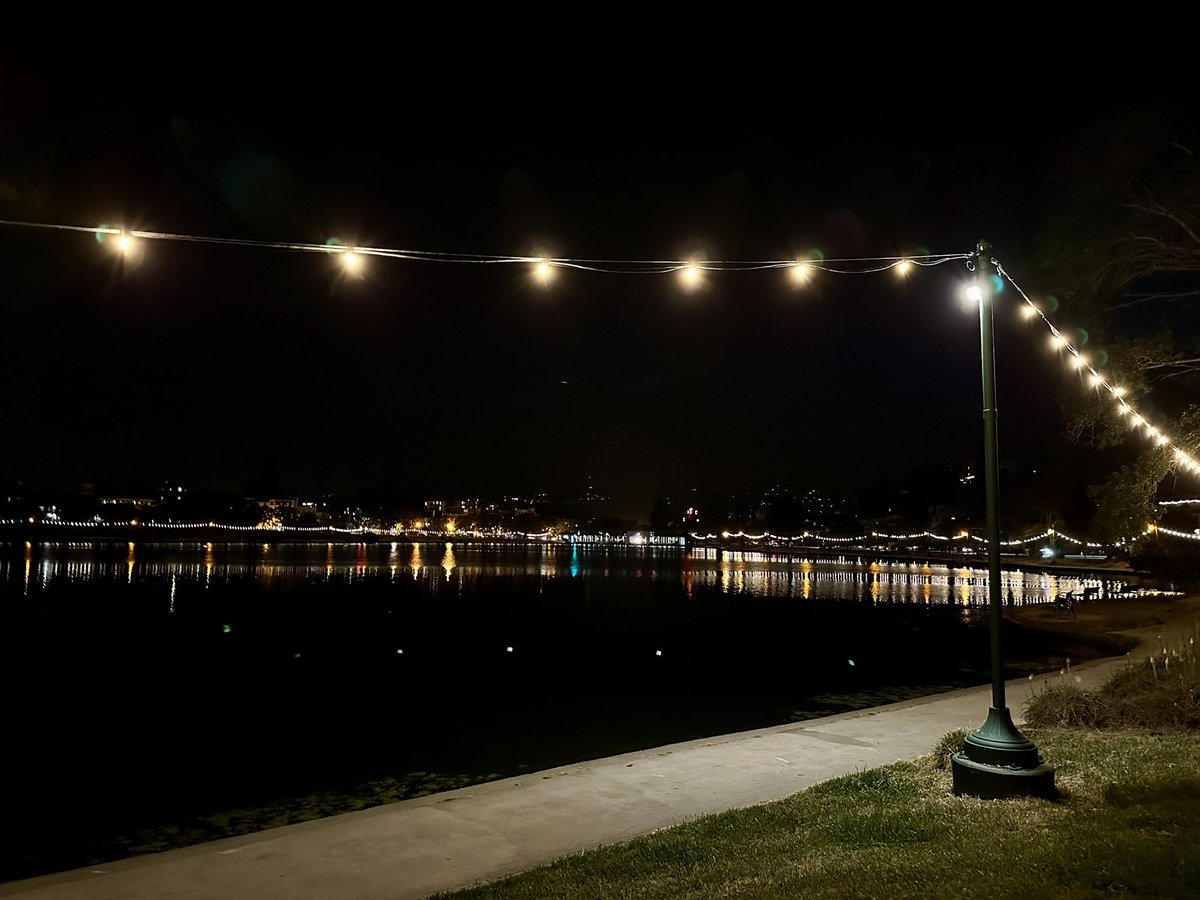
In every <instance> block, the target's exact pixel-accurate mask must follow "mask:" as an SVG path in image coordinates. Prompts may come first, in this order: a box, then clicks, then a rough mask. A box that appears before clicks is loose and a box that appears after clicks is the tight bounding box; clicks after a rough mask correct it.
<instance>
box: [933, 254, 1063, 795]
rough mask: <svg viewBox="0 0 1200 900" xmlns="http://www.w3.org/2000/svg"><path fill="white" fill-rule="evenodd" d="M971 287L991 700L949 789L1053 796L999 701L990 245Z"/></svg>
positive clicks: (1035, 756) (1050, 781)
mask: <svg viewBox="0 0 1200 900" xmlns="http://www.w3.org/2000/svg"><path fill="white" fill-rule="evenodd" d="M974 263H975V285H974V288H975V291H976V292H977V294H978V298H979V343H980V351H981V355H982V360H983V460H984V482H985V485H986V491H987V541H988V543H987V547H988V597H989V605H990V619H989V621H990V625H991V639H992V641H991V652H992V705H991V707H990V708H989V709H988V714H987V721H985V722H984V723H983V724H982V725H981V726H980V727H979V729H978V730H977V731H973V732H972V733H971V734H969V735H967V737H966V739H965V740H964V741H963V749H962V751H961V752H959V753H956V754H954V756H952V757H951V759H950V764H951V765H950V768H951V771H952V772H953V775H954V793H955V794H969V795H972V796H975V797H983V798H984V799H993V798H1000V797H1017V796H1035V797H1053V796H1054V795H1055V788H1054V767H1053V766H1052V765H1050V764H1049V763H1047V762H1045V761H1043V760H1042V757H1041V754H1040V753H1038V749H1037V747H1036V746H1034V744H1033V742H1032V741H1030V740H1029V739H1028V738H1026V737H1025V735H1023V734H1021V732H1020V731H1019V730H1018V729H1017V726H1016V725H1014V724H1013V720H1012V715H1011V714H1010V713H1009V711H1008V706H1007V705H1005V702H1004V656H1003V653H1002V647H1001V640H1000V635H1001V627H1002V626H1003V624H1004V610H1003V606H1002V605H1001V603H1002V596H1001V594H1002V592H1001V584H1000V510H999V506H1000V463H999V457H1000V452H999V441H998V439H997V436H996V357H995V341H994V338H993V335H992V294H993V290H992V277H993V273H994V272H995V264H994V262H993V260H992V256H991V245H990V244H988V242H987V241H980V242H979V245H978V246H977V247H976V248H975V254H974Z"/></svg>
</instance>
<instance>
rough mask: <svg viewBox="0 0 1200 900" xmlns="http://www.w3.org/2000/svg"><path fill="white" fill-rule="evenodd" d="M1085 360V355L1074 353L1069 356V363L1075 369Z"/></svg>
mask: <svg viewBox="0 0 1200 900" xmlns="http://www.w3.org/2000/svg"><path fill="white" fill-rule="evenodd" d="M1086 362H1087V357H1086V356H1083V355H1081V354H1075V355H1074V356H1072V357H1071V365H1072V366H1073V367H1074V368H1076V369H1078V368H1080V367H1081V366H1082V365H1083V364H1084V363H1086Z"/></svg>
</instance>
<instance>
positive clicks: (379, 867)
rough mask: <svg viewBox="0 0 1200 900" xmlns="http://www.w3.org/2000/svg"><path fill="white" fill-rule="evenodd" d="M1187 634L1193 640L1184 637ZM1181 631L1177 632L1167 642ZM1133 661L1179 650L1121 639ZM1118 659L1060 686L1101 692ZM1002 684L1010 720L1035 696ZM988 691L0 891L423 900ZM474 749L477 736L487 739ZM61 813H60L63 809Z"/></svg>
mask: <svg viewBox="0 0 1200 900" xmlns="http://www.w3.org/2000/svg"><path fill="white" fill-rule="evenodd" d="M1191 627H1192V626H1191V623H1190V622H1189V623H1188V624H1187V626H1186V629H1187V630H1188V631H1190V628H1191ZM1184 629H1185V626H1184V625H1182V624H1181V625H1179V626H1176V631H1177V632H1180V631H1183V630H1184ZM1128 633H1130V634H1134V635H1137V636H1139V637H1140V638H1142V639H1143V644H1142V646H1141V648H1140V653H1139V652H1138V651H1135V652H1134V655H1135V656H1138V655H1144V654H1145V653H1146V652H1152V653H1157V652H1158V649H1157V647H1158V645H1159V644H1161V643H1167V642H1169V641H1171V640H1172V639H1173V638H1174V634H1173V633H1172V631H1171V629H1170V628H1168V627H1166V626H1152V627H1150V628H1144V629H1138V630H1137V631H1133V632H1128ZM1124 663H1125V658H1124V657H1120V658H1116V659H1108V660H1101V661H1098V662H1094V663H1090V664H1087V665H1083V666H1080V667H1078V668H1075V669H1073V670H1072V671H1071V673H1070V675H1069V676H1066V677H1070V678H1072V679H1078V681H1079V683H1080V684H1081V685H1082V686H1084V687H1093V686H1096V685H1098V684H1100V683H1101V682H1102V681H1103V680H1104V678H1105V677H1106V676H1107V675H1108V673H1109V672H1110V671H1112V669H1113V668H1115V667H1117V666H1120V665H1123V664H1124ZM1061 677H1064V676H1062V675H1059V674H1058V673H1055V674H1054V675H1051V676H1041V677H1038V678H1035V679H1034V681H1033V682H1032V683H1030V682H1029V681H1028V680H1025V679H1022V680H1018V681H1013V682H1010V683H1009V684H1008V687H1007V702H1008V706H1009V708H1010V709H1011V711H1012V713H1013V716H1014V718H1015V719H1018V720H1019V719H1020V713H1021V707H1022V704H1023V703H1024V701H1025V700H1026V699H1027V698H1028V697H1029V695H1030V692H1031V691H1032V690H1033V689H1034V688H1035V687H1037V686H1038V685H1040V684H1044V683H1045V682H1047V681H1054V680H1057V679H1059V678H1061ZM990 702H991V687H990V685H985V686H980V687H975V688H967V689H964V690H957V691H952V692H949V693H944V694H937V695H934V696H932V697H926V698H922V699H919V700H911V701H906V702H903V703H896V704H891V705H888V706H881V707H875V708H873V709H865V710H860V711H857V712H853V713H844V714H842V715H837V716H829V717H827V718H822V719H810V720H808V721H804V722H797V723H792V724H788V725H779V726H774V727H771V728H762V729H758V730H756V731H747V732H742V733H740V734H730V735H723V736H720V737H713V738H706V739H703V740H697V741H690V742H687V743H682V744H672V745H669V746H665V747H659V748H656V749H652V750H644V751H640V752H635V753H626V754H623V755H621V756H614V757H609V758H607V759H599V760H593V761H591V762H582V763H578V764H575V765H569V766H562V767H559V768H555V769H550V770H546V771H543V772H537V773H531V774H528V775H521V776H518V777H515V778H507V779H504V780H502V781H494V782H490V783H487V784H481V785H476V786H474V787H468V788H461V789H459V790H455V791H448V792H445V793H440V794H435V795H432V796H429V797H422V798H418V799H415V800H406V801H403V802H400V803H393V804H389V805H386V806H379V807H375V808H373V809H368V810H363V811H361V812H354V813H347V814H344V815H339V816H333V817H330V818H326V819H319V820H316V821H312V822H304V823H301V824H299V825H289V826H285V827H282V828H275V829H271V830H268V831H262V832H258V833H257V834H251V835H244V836H241V837H235V838H227V839H224V840H219V841H213V842H210V843H206V844H200V845H197V846H194V847H187V848H184V849H180V850H170V851H166V852H164V853H159V854H154V855H148V856H142V857H137V858H134V859H126V860H120V861H117V862H112V863H106V864H104V865H100V866H94V867H89V868H84V869H77V870H74V871H69V872H61V873H57V874H53V875H46V876H41V877H38V878H32V879H27V880H22V881H14V882H9V883H6V884H0V897H21V898H25V900H68V898H80V900H108V898H112V900H118V898H120V900H137V898H155V900H162V898H179V900H192V898H206V900H207V898H221V900H238V898H255V900H271V898H289V900H294V898H308V897H312V898H322V900H335V898H346V900H351V898H353V900H373V898H380V900H383V898H387V900H399V898H411V897H425V896H428V895H429V894H431V893H433V892H436V891H445V890H452V889H455V888H459V887H464V886H466V885H469V884H473V883H477V882H480V881H485V880H490V879H493V878H497V877H500V876H502V875H506V874H510V873H513V872H519V871H523V870H525V869H529V868H532V867H534V866H537V865H540V864H543V863H547V862H550V861H551V860H553V859H556V858H558V857H560V856H564V855H568V854H572V853H578V852H580V851H582V850H587V849H590V848H594V847H598V846H601V845H604V844H612V843H615V842H619V841H622V840H625V839H628V838H631V837H634V836H636V835H641V834H646V833H648V832H651V831H655V830H658V829H661V828H666V827H669V826H671V825H675V824H678V823H680V822H682V821H684V820H686V819H689V818H692V817H695V816H699V815H703V814H706V813H712V812H720V811H723V810H727V809H732V808H736V807H743V806H749V805H752V804H756V803H762V802H765V801H768V800H774V799H778V798H780V797H784V796H787V795H788V794H791V793H794V792H796V791H798V790H801V789H803V788H806V787H809V786H811V785H814V784H817V783H818V782H822V781H827V780H828V779H830V778H835V777H838V776H841V775H845V774H849V773H853V772H857V771H861V770H864V769H868V768H874V767H876V766H882V765H886V764H888V763H892V762H895V761H896V760H900V759H906V758H911V757H915V756H920V755H922V754H924V753H928V752H929V751H930V750H931V749H932V748H933V746H934V744H935V743H936V742H937V740H938V739H939V738H940V737H942V735H944V734H945V733H946V732H948V731H952V730H954V729H956V728H969V729H974V728H977V727H978V726H979V725H980V724H981V723H982V721H983V719H984V717H985V715H986V713H987V709H988V706H989V705H990ZM481 739H485V738H482V737H481ZM66 814H69V811H67V813H66Z"/></svg>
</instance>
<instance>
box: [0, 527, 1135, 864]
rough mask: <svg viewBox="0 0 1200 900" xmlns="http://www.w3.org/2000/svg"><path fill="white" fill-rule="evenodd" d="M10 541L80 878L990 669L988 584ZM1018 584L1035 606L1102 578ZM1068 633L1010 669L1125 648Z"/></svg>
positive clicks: (34, 679)
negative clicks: (233, 832) (267, 810)
mask: <svg viewBox="0 0 1200 900" xmlns="http://www.w3.org/2000/svg"><path fill="white" fill-rule="evenodd" d="M0 547H2V549H3V554H2V555H0V609H2V610H3V615H4V622H5V627H4V629H3V630H2V631H0V642H2V646H0V677H2V678H3V679H4V683H5V684H6V686H7V687H8V701H7V708H6V712H7V719H6V721H7V723H8V725H9V733H10V734H11V735H13V739H12V740H11V741H10V742H9V746H8V755H9V757H10V759H11V762H10V765H11V766H13V769H12V771H19V772H21V773H22V777H21V778H20V779H18V780H17V781H16V783H15V784H14V785H13V789H12V791H11V792H10V796H9V798H8V799H9V802H10V808H11V810H12V811H13V815H14V817H15V819H14V820H15V821H20V822H22V827H23V829H25V831H26V832H27V833H28V835H29V836H30V841H31V844H33V845H37V846H39V847H46V846H54V847H61V848H65V849H64V850H63V854H64V855H63V857H62V859H61V860H60V862H61V863H62V864H63V865H68V864H78V863H79V857H78V856H72V855H71V854H72V853H74V852H76V851H72V850H70V848H71V847H73V846H76V844H78V845H79V846H85V845H86V846H91V845H93V844H94V843H95V842H96V841H102V840H106V841H109V843H106V844H104V849H103V850H100V851H96V852H97V853H98V854H99V855H100V857H101V858H104V856H105V855H106V854H109V855H111V854H115V855H121V853H122V852H125V849H124V848H126V847H127V844H124V843H120V842H118V843H115V844H114V843H112V841H113V840H115V839H114V838H113V837H112V835H113V834H126V833H129V832H130V831H131V830H136V829H138V828H142V827H153V826H155V825H164V824H170V823H172V822H178V821H180V820H186V819H187V818H188V817H189V816H197V815H204V814H211V813H215V812H218V811H220V810H229V809H238V808H246V807H251V806H256V805H260V804H270V803H277V802H284V803H286V802H287V801H286V798H289V797H295V796H297V795H303V794H313V793H319V792H322V791H327V790H354V786H355V785H359V784H363V783H366V782H377V781H378V780H380V779H395V778H404V779H409V781H407V782H406V783H410V784H412V785H413V786H412V787H411V788H406V789H405V790H406V791H410V790H415V791H422V790H424V791H428V790H436V789H438V787H439V786H443V785H445V784H447V783H451V784H453V783H463V780H465V781H466V782H468V783H469V782H470V781H478V780H481V779H486V778H488V777H493V776H496V775H500V774H513V773H520V772H527V771H536V770H538V769H542V768H546V767H550V766H555V765H560V764H564V763H567V762H571V761H575V760H580V759H588V758H595V757H599V756H606V755H609V754H612V753H617V752H621V751H626V750H631V749H637V748H645V747H654V746H660V745H663V744H667V743H671V742H674V741H679V740H686V739H692V738H697V737H703V736H707V735H713V734H721V733H727V732H731V731H739V730H745V729H749V728H755V727H760V726H764V725H770V724H775V723H779V722H787V721H795V720H799V719H804V718H809V717H811V716H813V715H820V714H826V713H829V712H838V711H842V710H846V709H852V708H856V707H861V706H864V705H874V704H878V703H882V702H887V701H889V700H895V699H902V698H904V697H912V696H921V695H924V694H928V693H931V692H934V691H940V690H947V689H950V688H954V687H960V686H965V685H968V684H978V683H982V682H983V681H985V680H986V677H987V668H988V654H987V629H986V625H985V624H984V622H983V620H984V619H985V618H986V617H985V616H984V615H983V614H982V604H983V603H984V597H985V592H986V578H985V576H984V574H983V573H982V572H980V571H978V570H973V569H959V568H952V567H946V566H939V565H933V564H926V563H909V562H900V561H891V562H888V561H876V560H872V559H870V558H867V557H863V558H861V559H860V558H858V557H854V556H845V557H837V556H833V557H830V558H825V559H819V558H808V557H805V556H803V555H800V554H790V553H782V552H778V553H776V552H758V551H723V550H717V549H708V548H693V549H680V548H663V547H649V546H641V547H632V546H609V547H589V546H580V545H564V544H544V543H543V544H538V543H529V544H515V543H493V544H489V543H480V542H475V543H464V542H445V541H440V542H427V543H413V542H399V541H398V542H396V543H394V544H393V543H383V542H380V543H373V544H325V543H311V544H269V543H267V544H264V543H244V544H221V543H213V544H208V543H187V544H182V543H179V544H171V543H93V542H77V543H60V544H34V543H29V544H24V543H20V544H16V543H10V544H6V545H0ZM1005 578H1006V583H1005V590H1006V592H1007V591H1008V590H1012V592H1013V601H1014V603H1015V604H1027V603H1044V602H1048V600H1049V599H1051V598H1052V597H1054V596H1055V595H1056V594H1057V593H1058V592H1060V591H1065V590H1074V591H1080V590H1081V589H1084V588H1086V587H1101V588H1102V587H1103V585H1102V584H1101V583H1100V582H1098V581H1088V582H1081V581H1079V580H1078V579H1077V578H1075V577H1073V576H1068V575H1060V574H1054V573H1053V572H1047V573H1045V574H1042V573H1019V572H1012V573H1007V574H1006V575H1005ZM1109 587H1110V588H1111V587H1112V585H1111V584H1110V585H1109ZM1055 641H1057V639H1055V640H1054V641H1051V642H1050V643H1046V641H1045V639H1044V638H1035V637H1034V636H1031V635H1029V634H1027V633H1025V632H1023V631H1020V630H1017V631H1015V632H1014V633H1013V634H1012V635H1010V642H1009V646H1010V648H1011V657H1010V659H1011V665H1012V669H1011V674H1013V675H1023V674H1024V673H1025V672H1026V671H1029V670H1030V668H1032V667H1041V668H1045V667H1046V666H1054V667H1057V666H1058V665H1059V664H1060V660H1061V659H1062V658H1063V657H1064V656H1071V657H1073V658H1075V659H1077V660H1078V659H1083V658H1085V657H1086V656H1087V655H1089V654H1090V655H1093V656H1096V655H1107V654H1109V653H1111V652H1113V650H1114V648H1113V647H1112V646H1111V645H1108V644H1103V642H1101V643H1094V644H1087V643H1082V644H1081V643H1078V642H1074V643H1072V642H1070V641H1067V642H1055ZM413 773H423V774H420V775H414V774H413ZM455 779H458V780H457V781H456V780H455ZM81 797H82V798H84V799H83V800H81V799H80V798H81ZM66 804H71V808H72V809H73V810H75V811H76V813H75V815H74V816H73V817H72V818H71V820H70V821H64V820H63V819H62V817H61V816H60V815H59V811H60V810H61V809H62V808H64V806H65V805H66ZM106 836H107V837H106ZM79 852H83V851H79ZM51 867H53V866H51Z"/></svg>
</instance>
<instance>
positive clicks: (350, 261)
mask: <svg viewBox="0 0 1200 900" xmlns="http://www.w3.org/2000/svg"><path fill="white" fill-rule="evenodd" d="M362 261H363V260H362V254H361V253H359V252H357V251H356V250H355V249H354V248H353V247H351V248H350V249H349V250H343V251H342V265H343V266H345V267H346V271H347V272H349V273H350V274H352V275H357V274H359V273H360V272H361V271H362Z"/></svg>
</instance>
